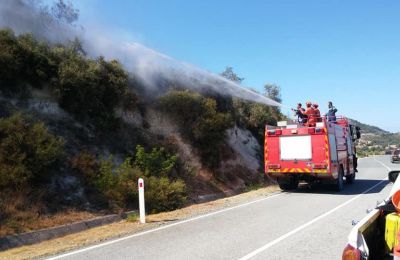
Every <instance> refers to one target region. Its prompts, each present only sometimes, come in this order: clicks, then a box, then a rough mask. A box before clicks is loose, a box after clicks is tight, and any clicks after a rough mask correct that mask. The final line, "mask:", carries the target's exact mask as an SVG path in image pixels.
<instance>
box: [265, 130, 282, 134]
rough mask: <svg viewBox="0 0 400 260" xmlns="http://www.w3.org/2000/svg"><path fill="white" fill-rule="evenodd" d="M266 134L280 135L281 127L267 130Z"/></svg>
mask: <svg viewBox="0 0 400 260" xmlns="http://www.w3.org/2000/svg"><path fill="white" fill-rule="evenodd" d="M267 135H282V130H281V129H276V130H268V131H267Z"/></svg>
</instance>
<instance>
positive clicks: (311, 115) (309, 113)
mask: <svg viewBox="0 0 400 260" xmlns="http://www.w3.org/2000/svg"><path fill="white" fill-rule="evenodd" d="M306 106H307V109H306V111H305V112H302V113H303V114H304V115H307V118H308V120H307V123H306V126H315V122H316V116H315V111H314V108H313V107H312V104H311V102H310V101H307V103H306Z"/></svg>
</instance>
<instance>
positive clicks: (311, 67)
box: [73, 0, 400, 132]
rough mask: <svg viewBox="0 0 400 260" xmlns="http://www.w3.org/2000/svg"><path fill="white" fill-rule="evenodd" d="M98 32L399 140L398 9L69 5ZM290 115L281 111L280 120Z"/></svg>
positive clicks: (287, 4) (259, 3)
mask: <svg viewBox="0 0 400 260" xmlns="http://www.w3.org/2000/svg"><path fill="white" fill-rule="evenodd" d="M73 3H74V5H75V6H76V7H77V8H78V9H79V10H80V14H81V16H80V23H81V24H83V25H85V24H96V25H97V26H99V27H104V28H105V29H106V30H107V31H114V32H117V33H118V34H119V37H121V39H124V40H130V41H137V42H139V43H141V44H144V45H146V46H147V47H150V48H153V49H155V50H157V51H159V52H161V53H164V54H167V55H169V56H172V57H174V58H176V59H178V60H182V61H185V62H189V63H192V64H194V65H196V66H199V67H201V68H204V69H207V70H209V71H212V72H215V73H219V72H221V71H223V70H224V68H225V67H226V66H232V67H233V68H234V70H235V71H236V72H237V73H238V75H239V76H241V77H244V78H245V81H244V82H243V85H245V86H249V87H252V88H254V89H257V90H259V91H262V87H263V85H264V84H265V83H267V82H268V83H275V84H277V85H279V86H281V88H282V98H283V104H284V105H285V106H295V104H296V103H297V102H298V101H300V102H305V101H307V100H311V101H316V102H318V103H319V104H320V106H321V110H322V112H324V111H326V103H327V101H328V100H332V101H333V103H334V105H335V106H336V107H337V108H338V109H339V113H340V114H343V115H346V116H349V117H352V118H355V119H357V120H359V121H362V122H365V123H369V124H373V125H377V126H380V127H382V128H384V129H387V130H389V131H393V132H400V102H399V101H400V15H399V13H400V1H393V0H391V1H389V0H381V1H371V0H359V1H358V0H353V1H344V0H343V1H339V0H337V1H335V0H318V1H317V0H304V1H297V0H291V1H289V0H279V1H278V0H276V1H269V0H252V1H238V0H237V1H235V0H230V1H225V0H218V1H211V0H202V1H194V0H193V1H189V0H186V1H185V0H169V1H163V0H159V1H155V0H131V1H129V0H126V1H122V0H119V1H118V0H114V1H100V0H98V1H96V0H85V1H78V0H75V1H73ZM286 110H287V109H283V111H284V112H285V113H288V111H286Z"/></svg>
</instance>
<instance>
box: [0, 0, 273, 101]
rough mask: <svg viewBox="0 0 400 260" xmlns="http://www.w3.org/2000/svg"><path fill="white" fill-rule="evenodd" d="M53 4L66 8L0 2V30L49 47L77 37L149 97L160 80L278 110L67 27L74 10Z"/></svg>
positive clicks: (31, 1)
mask: <svg viewBox="0 0 400 260" xmlns="http://www.w3.org/2000/svg"><path fill="white" fill-rule="evenodd" d="M56 4H58V5H60V4H61V5H63V7H66V8H65V10H64V12H61V13H59V12H57V10H54V9H51V8H49V7H47V6H45V5H43V3H42V1H40V0H1V2H0V27H9V28H11V29H13V30H14V32H15V33H17V34H21V33H27V32H29V33H33V34H34V35H35V36H36V37H39V38H42V39H46V40H48V41H51V42H53V43H57V42H66V41H68V40H72V39H74V38H75V37H78V38H79V39H80V40H81V41H82V43H83V46H84V49H85V50H87V51H88V54H89V55H90V56H92V57H96V56H100V55H103V56H105V57H106V58H107V59H118V60H119V61H120V62H121V63H122V64H123V65H124V67H125V69H126V70H127V71H128V72H130V73H132V74H133V75H134V76H135V78H138V79H140V80H141V81H142V82H143V83H144V84H145V86H146V88H147V89H148V90H150V91H151V92H153V93H157V92H160V84H159V80H160V79H163V80H166V81H169V82H177V83H179V84H180V85H181V86H185V87H186V88H190V89H192V90H194V91H198V92H205V91H213V92H215V93H219V94H221V95H227V96H232V97H236V98H241V99H245V100H250V101H254V102H258V103H263V104H267V105H272V106H281V105H280V104H279V103H278V102H276V101H274V100H272V99H270V98H266V97H264V96H262V95H260V94H258V93H256V92H254V91H252V90H250V89H247V88H245V87H242V86H240V85H238V84H236V83H234V82H232V81H229V80H227V79H225V78H223V77H221V76H219V75H217V74H214V73H211V72H209V71H206V70H203V69H200V68H198V67H196V66H193V65H191V64H188V63H185V62H181V61H178V60H175V59H173V58H171V57H169V56H167V55H164V54H161V53H159V52H157V51H154V50H152V49H149V48H147V47H145V46H143V45H141V44H139V43H136V42H126V41H118V40H115V39H114V38H113V37H107V35H104V34H98V33H95V32H96V31H95V30H85V29H83V28H82V27H79V26H74V25H71V23H73V22H74V21H75V20H76V18H77V16H75V15H77V13H76V11H77V10H74V9H73V7H72V5H70V4H69V3H65V2H64V1H62V0H59V1H58V2H57V3H56ZM56 18H57V19H56Z"/></svg>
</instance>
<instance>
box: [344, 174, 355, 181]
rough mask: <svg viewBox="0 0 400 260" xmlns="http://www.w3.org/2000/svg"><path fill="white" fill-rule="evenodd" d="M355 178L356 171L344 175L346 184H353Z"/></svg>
mask: <svg viewBox="0 0 400 260" xmlns="http://www.w3.org/2000/svg"><path fill="white" fill-rule="evenodd" d="M355 179H356V173H353V174H350V175H347V176H346V183H347V184H353V183H354V180H355Z"/></svg>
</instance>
